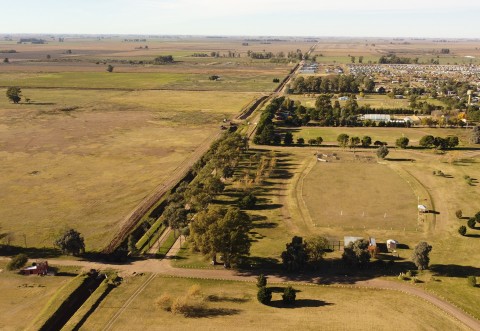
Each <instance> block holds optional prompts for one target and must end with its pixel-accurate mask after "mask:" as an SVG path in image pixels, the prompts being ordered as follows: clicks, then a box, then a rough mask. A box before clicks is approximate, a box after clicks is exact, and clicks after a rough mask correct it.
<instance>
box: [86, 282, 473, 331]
mask: <svg viewBox="0 0 480 331" xmlns="http://www.w3.org/2000/svg"><path fill="white" fill-rule="evenodd" d="M146 277H147V276H142V277H140V276H135V277H127V278H126V281H125V282H124V284H122V285H121V286H120V287H118V288H117V289H114V290H113V291H112V292H111V294H110V295H109V296H108V297H107V298H106V299H105V300H104V301H103V302H102V303H101V304H100V305H99V307H98V308H97V310H95V312H94V313H93V314H92V315H91V316H90V318H89V319H88V320H87V322H86V323H85V324H84V325H83V327H84V328H85V329H86V330H99V329H102V328H104V327H105V326H106V325H107V323H109V322H110V320H111V319H112V317H113V315H114V314H115V313H116V312H117V311H118V309H119V308H120V307H121V306H122V304H123V303H125V302H126V300H127V299H128V298H129V297H130V296H131V295H132V293H133V292H134V291H135V289H136V288H138V286H140V284H142V283H143V282H144V281H145V280H144V279H145V278H146ZM192 285H197V286H198V287H199V288H200V293H199V294H198V295H197V296H196V298H193V299H190V300H191V301H197V302H202V304H203V307H202V308H200V309H198V310H197V312H198V314H199V317H194V318H185V317H183V316H182V315H180V314H178V315H175V314H172V313H171V312H167V311H165V310H163V309H162V307H161V306H160V305H158V304H157V303H156V302H158V298H160V297H161V296H162V295H168V296H170V298H172V299H174V298H177V297H180V296H184V295H185V294H186V293H187V291H188V289H189V287H191V286H192ZM269 286H271V285H269ZM294 287H295V289H297V290H298V292H297V299H296V304H295V306H294V307H293V308H285V307H284V306H282V304H281V293H278V290H279V289H281V287H277V286H276V284H275V285H274V286H273V288H274V289H275V292H274V293H273V298H272V304H271V305H262V304H260V303H259V302H258V301H257V299H256V292H257V288H256V286H255V285H254V284H253V283H243V282H231V281H221V280H201V279H180V278H163V277H157V278H155V279H154V280H153V281H152V282H151V283H149V284H148V286H147V287H146V288H145V290H144V291H143V292H141V293H140V295H139V296H137V297H136V298H135V299H134V300H133V301H132V302H131V304H130V305H129V306H128V307H127V308H126V309H125V310H124V311H123V312H122V314H121V315H120V316H119V317H118V318H117V319H115V320H113V321H112V322H113V324H111V326H112V327H113V329H115V330H131V329H132V328H135V329H141V328H146V327H148V328H151V329H158V330H160V329H169V330H185V329H191V328H194V329H196V330H225V329H228V330H245V329H258V330H276V329H281V330H284V329H291V328H294V327H296V326H298V325H302V328H303V329H305V330H318V329H319V326H321V328H322V329H332V330H343V329H349V328H351V326H352V325H355V328H356V329H358V330H371V329H372V328H374V329H386V328H388V327H390V326H391V325H397V328H399V329H401V330H411V329H422V330H441V329H443V330H464V329H465V328H464V327H463V326H462V325H461V324H459V323H458V322H456V321H455V320H454V319H452V318H451V317H450V316H447V315H445V314H444V313H443V312H442V311H440V310H439V309H437V308H436V307H434V306H432V305H430V304H428V303H427V302H425V301H423V300H420V299H418V298H416V297H414V296H408V295H407V294H404V293H401V292H396V291H386V290H370V289H352V288H331V287H318V286H300V285H295V286H294ZM379 311H381V312H382V313H381V314H379ZM405 316H409V318H408V319H405Z"/></svg>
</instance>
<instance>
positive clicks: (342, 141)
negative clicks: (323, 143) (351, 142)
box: [337, 133, 350, 147]
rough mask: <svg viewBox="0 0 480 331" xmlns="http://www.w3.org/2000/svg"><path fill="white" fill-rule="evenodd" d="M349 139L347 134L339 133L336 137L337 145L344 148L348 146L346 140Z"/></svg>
mask: <svg viewBox="0 0 480 331" xmlns="http://www.w3.org/2000/svg"><path fill="white" fill-rule="evenodd" d="M349 138H350V137H349V136H348V134H346V133H341V134H339V135H338V137H337V141H338V144H339V145H340V146H341V147H346V146H347V145H348V139H349Z"/></svg>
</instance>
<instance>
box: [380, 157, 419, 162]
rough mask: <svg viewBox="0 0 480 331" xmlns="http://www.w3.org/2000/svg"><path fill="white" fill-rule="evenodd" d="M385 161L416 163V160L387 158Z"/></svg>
mask: <svg viewBox="0 0 480 331" xmlns="http://www.w3.org/2000/svg"><path fill="white" fill-rule="evenodd" d="M385 161H392V162H415V159H408V158H391V157H386V158H385Z"/></svg>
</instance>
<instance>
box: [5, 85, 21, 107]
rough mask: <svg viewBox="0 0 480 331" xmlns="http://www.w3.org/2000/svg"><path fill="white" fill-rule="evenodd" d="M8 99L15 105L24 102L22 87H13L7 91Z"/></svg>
mask: <svg viewBox="0 0 480 331" xmlns="http://www.w3.org/2000/svg"><path fill="white" fill-rule="evenodd" d="M6 94H7V98H8V100H10V101H11V102H13V103H19V102H20V101H21V100H22V90H21V89H20V87H16V86H11V87H9V88H8V89H7V92H6Z"/></svg>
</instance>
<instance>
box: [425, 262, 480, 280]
mask: <svg viewBox="0 0 480 331" xmlns="http://www.w3.org/2000/svg"><path fill="white" fill-rule="evenodd" d="M430 270H431V271H432V272H434V275H435V276H446V277H461V278H463V277H467V276H477V277H478V276H480V268H476V267H472V266H464V265H458V264H433V265H431V266H430Z"/></svg>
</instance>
